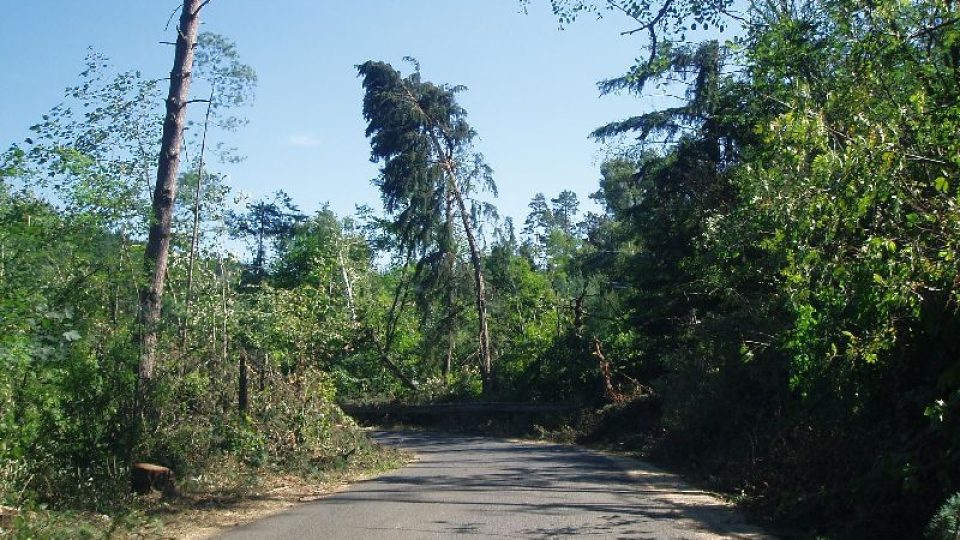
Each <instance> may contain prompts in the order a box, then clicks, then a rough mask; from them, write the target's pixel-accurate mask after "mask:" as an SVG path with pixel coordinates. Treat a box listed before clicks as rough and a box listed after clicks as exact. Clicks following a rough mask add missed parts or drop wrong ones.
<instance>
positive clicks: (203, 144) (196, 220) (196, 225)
mask: <svg viewBox="0 0 960 540" xmlns="http://www.w3.org/2000/svg"><path fill="white" fill-rule="evenodd" d="M214 92H216V85H214V87H213V88H212V89H211V90H210V100H209V101H207V114H206V116H205V117H204V119H203V136H202V137H201V138H200V157H199V158H197V160H198V161H197V189H196V191H195V192H194V201H193V235H191V238H190V264H189V265H188V268H187V299H186V304H187V305H186V309H185V311H186V314H185V315H184V320H185V321H186V324H184V325H183V344H184V345H186V344H187V326H189V325H190V304H191V302H192V301H193V268H194V266H195V265H196V262H197V244H199V243H200V195H201V193H202V192H203V155H204V153H205V152H206V150H207V130H208V129H209V128H210V111H211V109H212V107H213V98H214Z"/></svg>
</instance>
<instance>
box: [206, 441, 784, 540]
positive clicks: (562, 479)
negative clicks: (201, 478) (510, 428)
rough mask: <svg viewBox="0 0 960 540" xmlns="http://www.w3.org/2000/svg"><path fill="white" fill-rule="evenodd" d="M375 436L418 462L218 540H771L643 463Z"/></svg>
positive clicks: (557, 449)
mask: <svg viewBox="0 0 960 540" xmlns="http://www.w3.org/2000/svg"><path fill="white" fill-rule="evenodd" d="M375 437H376V438H377V439H378V440H380V441H381V442H382V443H384V444H393V445H399V446H401V447H403V448H406V449H408V450H411V451H413V452H415V453H416V454H417V456H418V457H419V459H418V460H417V461H415V462H413V463H411V464H409V465H408V466H406V467H404V468H403V469H400V470H397V471H394V472H393V473H391V474H387V475H384V476H380V477H378V478H376V479H374V480H369V481H366V482H360V483H357V484H354V485H353V486H351V487H350V488H348V489H347V490H345V491H342V492H339V493H335V494H333V495H331V496H329V497H326V498H323V499H320V500H318V501H315V502H311V503H304V504H301V505H299V506H296V507H294V508H293V509H291V510H288V511H285V512H283V513H280V514H276V515H274V516H272V517H269V518H266V519H263V520H260V521H257V522H254V523H252V524H249V525H246V526H243V527H238V528H236V529H233V530H231V531H229V532H228V533H227V534H225V535H222V536H220V537H219V538H222V539H224V540H240V539H280V538H282V539H314V538H315V539H321V538H322V539H340V538H343V539H363V540H370V539H388V538H389V539H397V538H401V539H410V538H454V537H464V536H473V537H475V538H560V537H579V536H590V537H595V538H630V539H661V538H662V539H673V538H677V539H679V538H685V539H687V538H688V539H713V538H750V539H759V538H772V537H770V536H767V535H764V534H763V532H762V531H761V530H760V529H758V528H756V527H753V526H750V525H748V524H746V523H745V522H744V521H743V519H742V517H741V516H740V515H739V514H738V513H737V512H736V511H734V510H733V509H732V508H731V507H730V506H729V505H727V504H725V503H724V502H722V501H721V500H719V499H717V498H716V497H714V496H712V495H710V494H709V493H705V492H703V491H698V490H695V489H692V488H690V487H688V486H687V485H685V484H684V483H683V482H682V481H681V480H680V479H679V478H677V477H676V476H674V475H671V474H667V473H665V472H663V471H661V470H658V469H656V468H654V467H652V466H650V465H648V464H646V463H642V462H638V461H634V460H628V459H624V458H617V457H611V456H607V455H603V454H599V453H596V452H591V451H587V450H583V449H578V448H574V447H570V446H564V445H555V444H537V443H523V442H514V441H507V440H501V439H490V438H484V437H468V436H451V435H440V434H427V433H398V432H378V433H376V434H375Z"/></svg>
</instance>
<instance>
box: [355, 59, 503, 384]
mask: <svg viewBox="0 0 960 540" xmlns="http://www.w3.org/2000/svg"><path fill="white" fill-rule="evenodd" d="M413 64H414V66H415V70H414V72H413V73H412V74H411V75H408V76H407V77H404V76H402V75H401V74H400V72H399V71H397V70H396V69H394V68H393V66H391V65H390V64H387V63H384V62H375V61H369V62H366V63H364V64H362V65H360V66H357V70H358V72H359V75H360V77H362V79H363V88H364V90H365V92H366V93H365V95H364V98H363V116H364V118H365V119H366V120H367V122H368V125H367V131H366V133H367V136H368V137H370V145H371V156H372V158H373V160H374V161H376V162H382V163H383V165H382V167H381V168H380V177H379V179H378V180H377V184H378V186H379V187H380V191H381V193H382V196H383V201H384V206H385V207H386V210H387V212H388V213H390V214H391V215H393V216H394V225H395V229H396V231H397V234H398V235H399V236H400V242H401V244H402V245H404V246H405V249H413V250H416V251H419V252H425V251H426V250H429V249H432V248H436V247H437V246H431V245H430V244H431V243H436V242H437V235H436V234H434V231H436V230H437V229H440V230H448V231H449V230H450V227H451V225H452V224H451V223H450V221H451V219H455V218H456V217H459V221H460V225H461V226H462V227H463V234H464V236H465V237H466V240H467V245H468V247H469V250H470V262H471V265H472V266H473V274H474V287H475V299H476V309H477V319H478V329H477V342H478V353H479V359H480V370H481V375H482V377H483V391H484V394H486V395H489V393H490V391H491V390H492V388H493V373H492V361H491V353H490V330H489V326H488V316H487V293H486V283H485V280H484V275H483V261H482V259H481V253H480V246H479V243H478V240H477V236H476V231H475V225H474V223H473V219H472V213H471V212H470V210H469V209H468V208H467V202H466V198H467V196H468V195H469V194H470V193H471V192H472V191H474V190H476V189H489V190H491V191H493V192H494V193H495V192H496V186H495V184H494V183H493V178H492V175H491V170H490V168H489V167H488V166H486V165H485V164H484V163H483V159H482V156H481V155H480V154H478V153H476V152H475V151H474V149H473V144H472V143H473V140H474V139H475V138H476V132H475V131H474V130H473V129H472V128H471V127H470V125H469V124H467V122H466V111H465V110H464V109H463V108H462V107H461V106H460V105H459V104H458V103H457V100H456V94H457V92H459V91H460V90H462V89H463V87H459V86H458V87H450V86H446V85H436V84H433V83H430V82H426V81H423V80H421V77H420V71H419V66H418V65H417V64H416V62H413ZM449 202H452V203H453V207H454V208H455V211H451V210H452V209H450V208H449V206H448V203H449ZM441 237H442V235H441Z"/></svg>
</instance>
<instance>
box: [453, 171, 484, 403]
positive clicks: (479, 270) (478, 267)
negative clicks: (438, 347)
mask: <svg viewBox="0 0 960 540" xmlns="http://www.w3.org/2000/svg"><path fill="white" fill-rule="evenodd" d="M447 172H448V173H449V174H450V176H451V179H450V187H451V189H452V190H453V196H454V197H455V198H456V200H457V207H458V208H459V209H460V218H461V219H462V220H463V230H464V233H465V234H466V236H467V244H468V245H469V246H470V262H471V263H473V279H474V285H476V289H477V290H476V293H477V317H478V319H479V323H480V324H479V326H480V328H479V329H478V332H477V340H478V341H479V345H480V375H481V377H482V378H483V393H484V395H490V392H491V391H492V390H493V363H492V361H491V358H490V328H489V326H488V321H487V287H486V281H485V280H484V279H483V261H482V260H481V259H480V246H478V245H477V238H476V237H475V236H474V234H473V226H472V225H471V224H470V214H468V213H467V205H466V203H464V201H463V193H461V192H460V186H459V185H458V184H457V179H456V177H455V175H454V173H453V170H452V167H451V166H449V164H448V167H447Z"/></svg>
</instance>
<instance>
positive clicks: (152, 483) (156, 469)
mask: <svg viewBox="0 0 960 540" xmlns="http://www.w3.org/2000/svg"><path fill="white" fill-rule="evenodd" d="M130 473H131V476H130V486H131V487H132V488H133V491H135V492H137V493H139V494H140V495H146V494H147V493H150V491H151V490H153V489H156V490H157V491H162V492H163V494H164V495H176V494H177V486H176V484H174V480H175V479H176V475H175V474H173V471H171V470H170V469H168V468H167V467H164V466H162V465H154V464H153V463H134V464H133V468H132V469H131V470H130Z"/></svg>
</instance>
